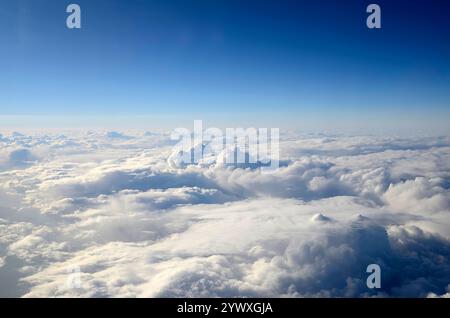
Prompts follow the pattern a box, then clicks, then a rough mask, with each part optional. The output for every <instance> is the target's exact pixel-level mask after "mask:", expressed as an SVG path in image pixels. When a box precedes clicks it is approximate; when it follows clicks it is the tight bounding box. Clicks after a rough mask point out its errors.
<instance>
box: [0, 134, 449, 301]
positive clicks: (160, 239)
mask: <svg viewBox="0 0 450 318" xmlns="http://www.w3.org/2000/svg"><path fill="white" fill-rule="evenodd" d="M0 143H1V144H2V146H3V147H2V152H1V153H0V158H1V162H2V165H1V167H2V168H1V172H0V233H1V235H0V281H1V283H2V284H1V285H0V286H1V287H0V295H1V296H27V297H34V296H37V297H53V296H74V297H75V296H76V297H79V296H81V297H103V296H107V297H116V296H122V297H177V296H193V297H197V296H207V297H210V296H231V297H233V296H250V297H251V296H258V297H265V296H282V297H305V296H306V297H317V296H325V297H367V296H383V297H389V296H392V297H396V296H406V297H446V295H448V286H449V283H450V193H449V191H450V189H449V185H450V139H448V138H445V137H441V138H434V139H432V138H420V139H412V138H411V139H399V138H381V137H373V136H372V137H360V136H359V137H346V136H324V135H297V134H283V135H282V141H281V162H282V163H283V164H282V165H281V167H280V168H279V169H278V170H277V171H276V172H274V173H271V174H262V173H260V171H259V169H257V168H258V167H259V166H258V165H256V166H252V165H240V166H235V165H224V164H220V162H221V160H220V158H221V156H223V155H224V154H223V153H218V154H217V156H214V155H213V156H212V157H208V158H206V159H207V160H204V161H202V162H199V163H198V164H190V165H181V164H179V162H177V161H176V156H174V152H173V151H172V146H173V141H171V140H170V139H169V138H168V135H165V134H152V133H139V134H133V133H132V132H126V133H125V132H124V133H117V132H109V133H103V132H99V133H96V132H88V133H82V132H81V133H80V132H78V133H68V134H64V135H63V134H47V135H45V134H35V135H32V136H29V135H26V134H18V133H15V134H10V135H8V134H4V135H2V136H1V138H0ZM225 151H226V150H225ZM369 264H378V265H379V266H380V268H381V270H382V286H381V288H380V289H369V288H368V287H367V286H366V278H367V275H368V274H367V273H366V268H367V265H369Z"/></svg>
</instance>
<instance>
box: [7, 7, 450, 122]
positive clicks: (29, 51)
mask: <svg viewBox="0 0 450 318" xmlns="http://www.w3.org/2000/svg"><path fill="white" fill-rule="evenodd" d="M72 2H74V3H77V4H79V5H80V7H81V14H82V28H81V29H80V30H70V29H68V28H67V27H66V18H67V16H68V14H67V13H66V10H65V9H66V6H67V5H68V4H70V3H71V2H70V1H60V0H39V1H24V0H2V2H1V3H0V48H1V49H0V70H1V72H0V118H1V119H0V123H2V125H4V126H5V125H8V124H10V123H11V120H12V118H15V119H17V118H22V119H24V118H26V120H22V122H24V123H25V122H26V123H28V124H29V123H30V122H34V121H35V119H36V123H40V124H37V125H46V124H44V122H47V121H49V119H48V118H54V120H55V121H60V122H61V118H66V120H67V118H70V119H69V121H72V122H75V119H74V118H78V119H77V120H79V121H82V122H83V121H86V120H87V118H99V117H101V118H103V119H104V120H106V118H110V119H111V118H113V119H112V120H110V121H111V122H114V123H117V122H122V123H123V122H130V121H133V120H132V119H126V118H133V117H138V118H139V117H140V118H160V119H161V118H164V120H170V119H172V120H175V119H176V118H190V117H196V118H206V119H211V120H217V119H220V118H222V119H223V118H227V119H228V120H230V121H233V120H235V119H236V120H237V119H239V118H240V119H242V118H244V119H243V120H242V121H243V123H244V124H245V122H246V119H250V118H253V119H254V118H261V119H265V121H266V123H267V124H269V125H270V124H273V125H283V124H285V123H286V124H287V123H290V124H293V125H294V126H295V124H296V123H299V125H300V123H303V124H305V125H308V124H309V125H310V126H311V127H314V126H315V125H316V124H317V125H319V124H322V126H325V127H330V125H331V126H332V124H331V123H330V122H333V123H334V124H336V123H338V124H340V125H341V126H348V125H354V126H355V127H356V126H358V125H359V126H361V127H362V128H364V127H366V126H370V125H372V126H374V127H378V128H379V129H381V130H383V129H387V128H388V126H391V127H394V126H395V127H400V126H402V125H405V123H406V126H408V127H409V130H410V131H411V130H414V128H419V126H420V127H421V128H427V127H428V128H435V127H441V126H442V127H444V128H445V127H446V126H448V124H447V123H448V121H449V119H450V89H449V86H450V41H449V39H450V20H449V19H448V12H449V9H450V4H449V3H448V1H439V0H433V1H412V2H411V1H377V2H376V3H378V4H379V5H380V7H381V21H382V22H381V23H382V28H381V29H368V28H367V26H366V18H367V16H368V13H366V7H367V5H368V4H370V3H371V2H370V1H361V0H359V1H357V0H350V1H345V2H344V1H329V0H326V1H300V0H299V1H271V0H267V1H263V0H260V1H253V0H243V1H234V0H228V1H222V0H215V1H206V0H189V1H176V0H171V1H159V0H152V1H143V0H142V1H140V0H131V1H118V0H108V1H107V0H90V1H83V0H77V1H72ZM372 2H374V1H372ZM39 118H40V121H39V120H37V119H39ZM43 118H44V119H45V120H42V119H43ZM302 119H303V122H302ZM50 121H51V120H50ZM93 121H94V122H95V119H94V120H93ZM362 123H364V124H362ZM28 124H27V125H28Z"/></svg>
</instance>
